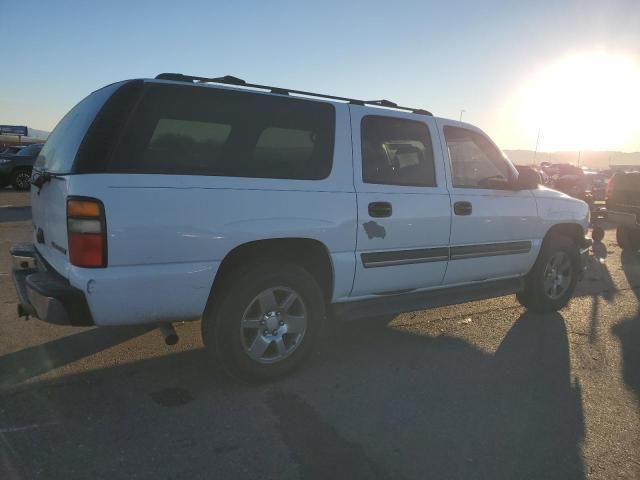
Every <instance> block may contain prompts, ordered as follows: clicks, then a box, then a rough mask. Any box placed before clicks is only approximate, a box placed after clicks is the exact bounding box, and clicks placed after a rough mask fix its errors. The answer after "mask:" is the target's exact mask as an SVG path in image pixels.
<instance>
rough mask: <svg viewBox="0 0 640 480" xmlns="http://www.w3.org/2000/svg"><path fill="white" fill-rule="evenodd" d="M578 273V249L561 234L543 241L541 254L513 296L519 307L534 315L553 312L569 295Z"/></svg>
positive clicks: (563, 304)
mask: <svg viewBox="0 0 640 480" xmlns="http://www.w3.org/2000/svg"><path fill="white" fill-rule="evenodd" d="M579 272H580V253H579V248H578V246H577V245H576V244H575V243H574V242H573V241H572V240H571V239H570V238H568V237H565V236H564V235H555V236H552V237H550V238H548V239H546V240H545V241H544V243H543V244H542V251H541V252H540V255H539V256H538V259H537V260H536V263H535V264H534V266H533V268H532V269H531V271H530V272H529V273H528V274H527V276H526V278H525V287H524V290H523V291H522V292H519V293H518V294H517V295H516V297H517V299H518V301H519V302H520V304H521V305H523V306H524V307H526V308H527V309H528V310H531V311H533V312H538V313H551V312H556V311H558V310H560V309H561V308H563V307H564V306H565V305H566V304H567V303H569V300H570V299H571V296H572V295H573V292H574V290H575V288H576V283H577V282H578V276H579Z"/></svg>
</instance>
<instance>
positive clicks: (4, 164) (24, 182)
mask: <svg viewBox="0 0 640 480" xmlns="http://www.w3.org/2000/svg"><path fill="white" fill-rule="evenodd" d="M42 146H43V144H42V143H35V144H33V145H29V146H28V147H24V148H21V149H20V150H19V151H18V152H17V153H8V154H4V153H3V154H0V187H4V186H7V185H9V184H11V185H12V186H13V188H15V189H16V190H29V187H30V183H29V182H30V181H31V170H32V169H33V164H34V163H35V161H36V158H37V157H38V154H39V153H40V150H42Z"/></svg>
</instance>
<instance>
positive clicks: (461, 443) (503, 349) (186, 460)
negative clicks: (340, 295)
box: [0, 189, 640, 480]
mask: <svg viewBox="0 0 640 480" xmlns="http://www.w3.org/2000/svg"><path fill="white" fill-rule="evenodd" d="M30 218H31V217H30V208H29V195H28V194H25V193H18V192H14V191H12V190H11V189H0V479H2V480H10V479H102V478H105V479H131V478H133V479H138V478H140V479H147V478H148V479H183V478H184V479H196V478H206V479H236V478H237V479H314V480H315V479H318V480H320V479H323V480H324V479H342V478H346V479H349V480H356V479H367V480H371V479H430V478H433V479H458V478H459V479H481V478H482V479H485V478H486V479H520V478H522V479H524V478H527V479H529V478H530V479H555V478H557V479H579V478H589V479H611V478H627V479H638V478H640V310H639V307H640V304H639V296H640V253H626V252H625V254H621V251H620V249H619V248H618V247H617V246H616V244H615V232H613V231H612V230H610V229H609V230H607V233H606V237H605V240H604V244H603V245H601V246H599V253H600V254H601V256H605V255H606V258H604V259H602V260H601V261H598V260H595V259H594V260H593V261H592V262H591V263H590V265H589V268H588V270H587V272H586V275H585V278H584V279H583V280H582V282H581V283H580V285H579V288H578V292H577V295H576V297H575V298H574V299H573V300H572V301H571V303H570V304H569V305H568V306H567V307H566V308H565V309H563V310H562V311H561V312H560V313H557V314H553V315H534V314H530V313H527V312H526V311H525V310H524V309H523V308H522V307H520V306H519V304H518V303H517V302H516V300H515V297H514V296H507V297H500V298H497V299H493V300H488V301H482V302H472V303H467V304H463V305H458V306H455V307H447V308H439V309H434V310H429V311H422V312H414V313H408V314H403V315H399V316H397V317H395V318H381V319H371V320H368V321H362V322H353V323H337V322H334V321H332V322H329V324H328V328H327V332H326V333H325V336H324V338H323V339H322V342H321V344H320V345H319V347H318V348H317V349H316V351H315V352H314V354H313V355H312V356H311V358H310V359H309V361H308V362H307V363H306V364H305V365H304V366H303V367H302V368H301V369H299V370H298V371H296V372H295V373H294V374H293V375H291V376H290V377H287V378H285V379H283V380H281V381H278V382H275V383H271V384H267V385H259V386H255V385H244V384H240V383H237V382H233V381H231V380H229V379H228V378H227V377H225V376H224V375H223V374H222V372H221V371H220V369H219V368H218V366H217V365H215V364H213V363H212V362H210V361H209V360H208V359H207V356H206V355H205V353H204V350H203V345H202V342H201V340H200V335H199V334H200V325H199V323H198V322H193V323H187V324H180V325H178V326H177V330H178V333H179V335H180V342H179V343H178V345H176V346H175V347H168V346H166V345H164V343H163V341H162V337H161V335H160V333H159V332H158V331H156V330H150V329H148V328H139V327H135V328H109V329H106V328H102V329H101V328H78V327H60V326H53V325H48V324H45V323H43V322H41V321H39V320H33V319H32V320H28V321H25V320H23V319H18V318H17V315H16V295H15V292H14V290H13V285H12V283H11V278H10V269H11V266H10V261H9V256H8V253H7V252H8V250H9V247H10V246H11V245H12V244H13V243H16V242H19V241H29V239H30V228H31V221H30ZM1 252H4V253H1Z"/></svg>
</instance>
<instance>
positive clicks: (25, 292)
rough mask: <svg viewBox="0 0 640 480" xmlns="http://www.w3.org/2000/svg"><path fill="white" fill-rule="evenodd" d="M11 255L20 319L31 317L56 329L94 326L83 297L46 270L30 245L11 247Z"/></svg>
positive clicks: (66, 282) (54, 272) (57, 276)
mask: <svg viewBox="0 0 640 480" xmlns="http://www.w3.org/2000/svg"><path fill="white" fill-rule="evenodd" d="M10 253H11V257H12V259H13V270H12V276H13V283H14V285H15V287H16V293H17V295H18V302H19V303H18V315H19V316H21V317H23V316H29V315H31V316H34V317H36V318H39V319H40V320H43V321H45V322H47V323H53V324H56V325H77V326H89V325H93V319H92V318H91V312H90V311H89V307H88V305H87V301H86V298H85V296H84V293H83V292H82V291H81V290H79V289H77V288H75V287H72V286H71V285H70V284H69V281H68V280H67V279H66V278H64V277H62V276H60V275H59V274H58V273H57V272H56V271H55V270H53V269H51V268H49V267H48V266H47V264H46V262H44V261H43V260H42V259H41V258H40V257H39V255H38V252H37V251H36V249H35V248H34V246H33V244H29V243H25V244H18V245H14V246H13V248H11V252H10Z"/></svg>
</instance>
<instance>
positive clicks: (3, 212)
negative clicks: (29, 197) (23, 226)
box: [0, 207, 31, 223]
mask: <svg viewBox="0 0 640 480" xmlns="http://www.w3.org/2000/svg"><path fill="white" fill-rule="evenodd" d="M26 220H31V207H0V223H8V222H24V221H26Z"/></svg>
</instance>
